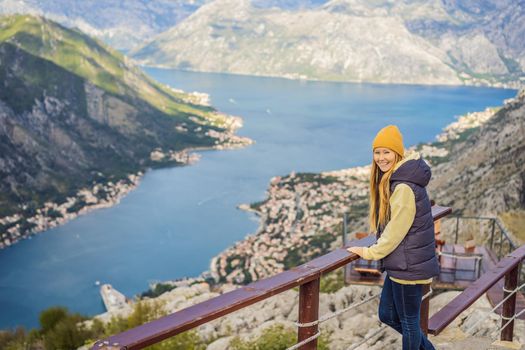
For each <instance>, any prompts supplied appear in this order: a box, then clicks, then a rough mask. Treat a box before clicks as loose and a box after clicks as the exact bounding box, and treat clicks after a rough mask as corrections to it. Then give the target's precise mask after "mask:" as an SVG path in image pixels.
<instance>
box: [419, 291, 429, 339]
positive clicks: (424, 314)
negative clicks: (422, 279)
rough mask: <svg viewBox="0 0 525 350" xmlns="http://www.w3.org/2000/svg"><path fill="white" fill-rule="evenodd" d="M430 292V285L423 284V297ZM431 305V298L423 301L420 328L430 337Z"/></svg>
mask: <svg viewBox="0 0 525 350" xmlns="http://www.w3.org/2000/svg"><path fill="white" fill-rule="evenodd" d="M428 292H430V284H423V288H422V293H421V295H423V296H425V295H427V293H428ZM429 305H430V297H426V298H425V299H423V300H422V301H421V310H420V312H419V326H420V327H421V330H422V331H423V333H425V335H428V310H429Z"/></svg>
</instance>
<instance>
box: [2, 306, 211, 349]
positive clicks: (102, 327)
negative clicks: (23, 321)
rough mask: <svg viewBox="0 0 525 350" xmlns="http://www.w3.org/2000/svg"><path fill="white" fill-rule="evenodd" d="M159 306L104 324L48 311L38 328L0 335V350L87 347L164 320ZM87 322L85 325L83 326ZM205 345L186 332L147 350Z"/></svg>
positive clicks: (136, 309) (136, 308)
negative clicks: (100, 340) (98, 341)
mask: <svg viewBox="0 0 525 350" xmlns="http://www.w3.org/2000/svg"><path fill="white" fill-rule="evenodd" d="M164 315H165V313H164V311H163V309H162V304H161V303H159V302H138V303H136V304H135V306H134V309H133V312H132V313H131V315H130V316H129V317H127V318H124V317H113V318H112V319H111V321H110V322H109V323H107V324H104V323H102V322H101V321H100V320H98V319H93V320H92V321H88V318H87V317H84V316H81V315H79V314H76V313H75V314H72V313H70V312H69V311H68V310H67V309H66V308H63V307H52V308H50V309H47V310H45V311H43V312H42V313H41V314H40V319H39V320H40V328H39V329H38V330H37V329H33V330H31V331H30V332H27V331H26V330H25V329H23V328H17V329H15V330H12V331H0V349H5V350H37V349H38V350H41V349H45V350H66V349H67V350H69V349H77V348H78V347H80V346H82V345H86V344H87V345H91V344H92V343H93V342H94V341H95V340H96V339H102V338H106V337H108V336H110V335H113V334H116V333H120V332H123V331H125V330H127V329H130V328H133V327H137V326H140V325H142V324H144V323H146V322H150V321H152V320H154V319H157V318H160V317H162V316H164ZM86 321H87V322H86ZM205 348H206V344H205V343H204V341H203V340H202V339H201V338H200V336H199V335H198V334H197V332H196V331H193V330H192V331H187V332H184V333H181V334H179V335H177V336H175V337H172V338H169V339H167V340H165V341H163V342H161V343H159V344H156V345H153V346H150V347H148V348H147V349H149V350H164V349H166V350H168V349H169V350H204V349H205Z"/></svg>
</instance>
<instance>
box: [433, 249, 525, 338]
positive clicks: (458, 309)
mask: <svg viewBox="0 0 525 350" xmlns="http://www.w3.org/2000/svg"><path fill="white" fill-rule="evenodd" d="M524 259H525V245H523V246H521V247H519V248H518V249H516V250H514V251H513V252H511V253H510V254H508V255H507V256H505V257H504V258H503V259H501V260H500V261H499V262H498V263H497V264H496V266H495V267H494V268H492V269H491V270H490V271H488V272H486V273H485V274H483V275H482V276H481V277H480V278H479V279H478V280H476V281H475V282H473V283H472V284H471V285H470V286H469V287H467V288H466V289H465V290H464V291H463V292H462V293H461V294H459V295H458V296H457V297H456V298H454V299H453V300H452V301H451V302H450V303H448V304H447V305H445V306H444V307H443V308H442V309H441V310H439V311H438V312H437V313H436V314H435V315H433V316H432V318H430V320H429V327H428V331H429V333H431V334H434V335H438V334H439V333H441V332H442V331H443V329H445V327H446V326H447V325H449V324H450V323H451V322H452V321H454V320H455V319H456V317H458V316H459V315H460V314H461V313H462V312H463V311H465V310H466V309H468V308H469V307H470V306H471V305H472V304H474V302H475V301H476V300H478V299H479V298H480V297H481V296H482V295H484V294H485V293H486V292H487V291H488V290H489V289H491V288H492V287H493V286H494V285H495V284H496V283H498V281H499V280H501V279H502V278H505V286H504V288H503V300H502V301H501V302H500V303H498V304H497V305H496V306H495V307H494V308H493V309H492V311H495V310H496V309H497V308H498V307H500V306H503V308H502V314H501V318H502V325H501V327H500V328H499V329H497V330H495V331H494V332H493V333H495V332H497V331H501V340H505V341H512V339H513V334H514V320H515V319H516V318H517V317H519V316H521V315H522V314H523V313H524V312H525V309H524V310H521V311H520V312H518V313H516V300H517V295H518V291H519V290H521V289H522V288H524V287H525V283H524V284H521V285H518V275H519V271H520V265H521V263H522V261H523V260H524ZM481 321H482V320H478V322H481ZM478 322H476V324H475V325H477V324H478ZM470 329H473V326H472V327H470ZM470 329H469V330H470Z"/></svg>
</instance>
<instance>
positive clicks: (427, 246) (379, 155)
mask: <svg viewBox="0 0 525 350" xmlns="http://www.w3.org/2000/svg"><path fill="white" fill-rule="evenodd" d="M404 153H405V152H404V147H403V137H402V135H401V133H400V132H399V129H398V128H397V127H396V126H394V125H389V126H387V127H385V128H383V129H381V130H380V131H379V133H378V134H377V135H376V137H375V139H374V142H373V158H374V159H373V162H372V170H371V174H370V213H369V221H370V227H371V231H372V232H376V235H377V238H378V239H377V242H376V243H375V244H374V245H372V246H370V247H368V248H364V247H351V248H348V251H349V252H351V253H355V254H357V255H359V256H361V257H363V258H364V259H367V260H381V265H382V269H383V270H386V273H387V276H386V278H385V281H384V284H383V291H382V292H381V300H380V302H379V319H380V320H381V322H383V323H385V324H387V325H389V326H390V327H392V328H394V329H395V330H396V331H398V332H399V333H401V334H402V335H403V350H416V349H426V350H428V349H434V347H433V346H432V344H431V343H430V341H429V340H428V339H427V337H426V336H425V335H424V334H423V332H422V331H421V328H420V326H419V312H420V308H421V299H422V287H423V286H422V285H423V284H428V283H431V282H432V277H433V276H436V275H437V274H438V273H439V266H438V262H437V259H436V253H435V242H434V223H433V219H432V212H431V205H430V200H429V198H428V195H427V192H426V189H425V186H426V185H427V184H428V182H429V180H430V176H431V172H430V168H429V166H428V165H427V164H426V163H425V162H424V161H423V159H422V158H421V157H420V156H419V154H418V153H413V154H411V155H409V156H406V157H405V154H404Z"/></svg>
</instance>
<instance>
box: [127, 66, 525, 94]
mask: <svg viewBox="0 0 525 350" xmlns="http://www.w3.org/2000/svg"><path fill="white" fill-rule="evenodd" d="M137 64H139V65H140V66H141V67H146V68H153V69H175V70H180V71H183V72H192V73H207V74H228V75H238V76H246V77H258V78H273V79H275V78H278V79H287V80H297V81H307V82H329V83H350V84H379V85H412V86H450V87H453V86H458V87H460V86H468V87H490V88H495V89H511V90H521V89H523V88H525V83H524V82H523V81H511V82H510V83H504V82H500V81H496V82H487V81H484V80H480V79H477V78H473V79H471V80H464V81H463V82H464V83H463V84H455V83H450V84H436V83H432V82H429V83H423V82H421V83H413V82H388V81H368V80H366V81H365V80H330V79H318V78H312V77H308V76H306V75H304V74H259V73H239V72H221V71H209V70H205V69H204V70H199V69H187V68H186V69H182V68H179V67H171V66H167V65H162V64H159V65H150V64H141V62H140V61H139V62H137Z"/></svg>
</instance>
